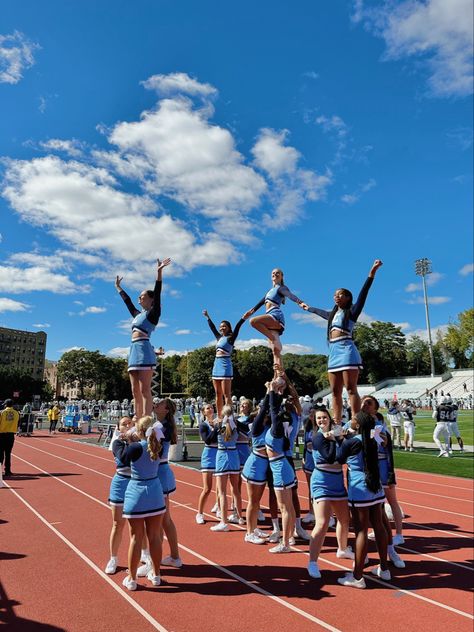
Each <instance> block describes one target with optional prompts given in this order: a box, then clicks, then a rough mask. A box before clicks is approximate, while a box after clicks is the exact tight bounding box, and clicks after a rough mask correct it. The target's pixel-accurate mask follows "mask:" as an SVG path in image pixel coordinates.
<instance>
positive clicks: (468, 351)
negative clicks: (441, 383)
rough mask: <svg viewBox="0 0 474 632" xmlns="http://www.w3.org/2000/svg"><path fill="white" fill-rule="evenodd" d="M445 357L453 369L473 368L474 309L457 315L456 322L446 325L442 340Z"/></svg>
mask: <svg viewBox="0 0 474 632" xmlns="http://www.w3.org/2000/svg"><path fill="white" fill-rule="evenodd" d="M442 345H443V347H444V349H445V351H446V352H447V355H448V356H449V358H450V359H451V360H452V362H453V363H454V368H455V369H466V368H470V367H474V309H473V308H471V309H466V310H465V311H464V312H461V313H460V314H458V321H457V322H454V323H451V324H450V325H448V330H447V332H446V334H445V335H444V337H443V339H442Z"/></svg>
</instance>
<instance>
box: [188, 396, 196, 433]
mask: <svg viewBox="0 0 474 632" xmlns="http://www.w3.org/2000/svg"><path fill="white" fill-rule="evenodd" d="M189 421H190V423H191V428H194V424H195V423H196V408H195V406H194V402H191V405H190V406H189Z"/></svg>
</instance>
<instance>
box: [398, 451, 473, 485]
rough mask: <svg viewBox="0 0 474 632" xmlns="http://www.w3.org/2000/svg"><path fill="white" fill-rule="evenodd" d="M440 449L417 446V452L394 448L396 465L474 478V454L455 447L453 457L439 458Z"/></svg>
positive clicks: (417, 470) (407, 468) (403, 467)
mask: <svg viewBox="0 0 474 632" xmlns="http://www.w3.org/2000/svg"><path fill="white" fill-rule="evenodd" d="M438 453H439V450H437V449H436V450H432V449H430V448H416V452H405V451H404V450H400V451H399V450H394V452H393V457H394V461H395V467H396V468H401V469H404V470H413V471H415V472H431V473H432V474H447V475H449V476H461V477H463V478H474V454H473V453H472V452H459V449H456V448H454V452H453V453H452V456H451V458H449V459H446V458H442V457H441V458H438Z"/></svg>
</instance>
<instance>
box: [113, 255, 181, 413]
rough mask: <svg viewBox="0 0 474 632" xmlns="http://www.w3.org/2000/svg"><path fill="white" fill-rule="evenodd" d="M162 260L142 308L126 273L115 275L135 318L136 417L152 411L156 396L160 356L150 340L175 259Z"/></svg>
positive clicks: (133, 377) (131, 372)
mask: <svg viewBox="0 0 474 632" xmlns="http://www.w3.org/2000/svg"><path fill="white" fill-rule="evenodd" d="M157 261H158V267H157V273H156V282H155V289H154V290H144V291H143V292H142V293H141V294H140V296H139V297H138V302H139V304H140V307H141V308H142V311H140V310H138V309H137V308H136V307H135V305H134V304H133V303H132V301H131V299H130V297H129V296H128V294H127V293H126V292H124V290H123V289H122V287H121V285H120V284H121V282H122V281H123V277H119V276H116V277H115V289H116V290H117V292H118V293H119V294H120V296H121V297H122V299H123V301H124V303H125V305H126V306H127V309H128V311H129V312H130V314H131V315H132V317H133V320H132V344H131V346H130V352H129V355H128V374H129V376H130V383H131V386H132V394H133V401H134V404H135V418H136V419H139V418H140V417H143V415H151V411H152V409H153V400H152V393H151V380H152V377H153V371H154V370H155V365H156V356H155V352H154V350H153V347H152V346H151V344H150V335H151V333H152V331H153V330H154V329H155V327H156V326H157V324H158V321H159V319H160V315H161V286H162V274H163V268H165V267H166V266H168V265H169V264H170V263H171V259H164V261H160V260H159V259H158V260H157Z"/></svg>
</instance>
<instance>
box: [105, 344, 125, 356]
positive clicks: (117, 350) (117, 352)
mask: <svg viewBox="0 0 474 632" xmlns="http://www.w3.org/2000/svg"><path fill="white" fill-rule="evenodd" d="M128 352H129V347H114V348H113V349H109V351H106V353H105V355H108V356H110V357H111V358H126V357H127V356H128Z"/></svg>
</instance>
